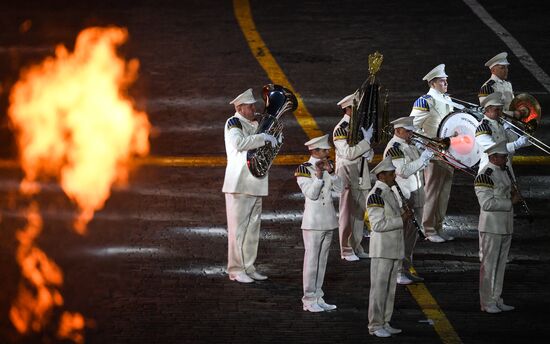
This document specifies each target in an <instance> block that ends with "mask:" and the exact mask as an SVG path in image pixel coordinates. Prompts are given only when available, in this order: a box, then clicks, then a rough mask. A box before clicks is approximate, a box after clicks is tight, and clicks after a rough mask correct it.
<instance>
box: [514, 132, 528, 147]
mask: <svg viewBox="0 0 550 344" xmlns="http://www.w3.org/2000/svg"><path fill="white" fill-rule="evenodd" d="M525 146H529V138H528V137H527V136H526V135H521V136H520V137H518V139H517V140H515V141H514V150H518V149H519V148H521V147H525Z"/></svg>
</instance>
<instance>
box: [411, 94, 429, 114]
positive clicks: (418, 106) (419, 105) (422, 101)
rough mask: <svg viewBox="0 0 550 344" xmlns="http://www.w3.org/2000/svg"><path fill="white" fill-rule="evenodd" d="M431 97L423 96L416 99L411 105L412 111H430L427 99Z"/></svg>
mask: <svg viewBox="0 0 550 344" xmlns="http://www.w3.org/2000/svg"><path fill="white" fill-rule="evenodd" d="M431 97H432V96H430V95H429V94H425V95H423V96H421V97H420V98H418V99H417V100H416V101H415V102H414V105H413V109H414V110H421V111H428V110H429V109H430V106H429V105H428V99H430V98H431Z"/></svg>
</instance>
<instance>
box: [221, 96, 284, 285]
mask: <svg viewBox="0 0 550 344" xmlns="http://www.w3.org/2000/svg"><path fill="white" fill-rule="evenodd" d="M255 103H256V99H254V95H253V93H252V89H251V88H250V89H248V90H246V91H244V92H243V93H241V94H239V95H238V96H237V97H236V98H235V99H233V100H232V101H231V102H230V103H229V104H233V105H234V106H235V114H234V115H233V116H232V117H230V118H229V119H228V120H227V121H226V123H225V130H224V137H225V150H226V153H227V168H226V170H225V179H224V183H223V188H222V192H224V193H225V205H226V212H227V239H228V250H227V253H228V254H227V272H228V274H229V279H230V280H232V281H237V282H240V283H251V282H254V280H258V281H261V280H265V279H267V276H265V275H263V274H261V273H259V272H258V271H256V269H255V267H254V262H255V261H256V256H257V252H258V241H259V235H260V215H261V212H262V197H263V196H267V193H268V192H267V186H268V177H267V176H265V177H263V178H256V177H254V176H253V175H252V174H251V173H250V171H249V170H248V168H247V163H246V153H247V151H248V150H250V149H255V148H258V147H262V146H264V145H265V144H267V142H269V143H270V144H271V145H275V144H277V139H276V138H275V137H273V136H272V135H269V134H266V133H260V134H254V133H255V131H256V128H257V127H258V122H257V121H255V120H254V114H255V111H256V108H255Z"/></svg>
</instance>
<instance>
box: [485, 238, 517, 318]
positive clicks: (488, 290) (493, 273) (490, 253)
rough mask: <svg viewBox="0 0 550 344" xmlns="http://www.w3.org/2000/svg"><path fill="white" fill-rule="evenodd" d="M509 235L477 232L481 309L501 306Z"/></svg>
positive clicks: (510, 239) (509, 242)
mask: <svg viewBox="0 0 550 344" xmlns="http://www.w3.org/2000/svg"><path fill="white" fill-rule="evenodd" d="M511 243H512V235H511V234H494V233H487V232H479V255H480V257H479V258H480V261H481V265H480V268H479V299H480V304H481V308H482V309H485V308H487V307H488V306H491V305H498V304H502V303H503V301H502V298H501V297H500V295H501V294H502V286H503V284H504V271H505V270H506V261H507V259H508V252H509V251H510V244H511Z"/></svg>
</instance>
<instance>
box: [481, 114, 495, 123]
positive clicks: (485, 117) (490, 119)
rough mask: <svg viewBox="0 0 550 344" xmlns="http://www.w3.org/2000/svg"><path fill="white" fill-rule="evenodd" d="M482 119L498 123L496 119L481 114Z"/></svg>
mask: <svg viewBox="0 0 550 344" xmlns="http://www.w3.org/2000/svg"><path fill="white" fill-rule="evenodd" d="M483 119H486V120H488V121H489V122H491V123H498V120H496V119H492V118H489V117H487V116H486V115H483Z"/></svg>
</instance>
